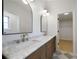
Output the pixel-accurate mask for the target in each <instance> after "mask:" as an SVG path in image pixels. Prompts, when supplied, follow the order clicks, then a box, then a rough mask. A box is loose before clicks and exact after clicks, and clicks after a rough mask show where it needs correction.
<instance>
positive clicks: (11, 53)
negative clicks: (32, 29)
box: [2, 36, 54, 59]
mask: <svg viewBox="0 0 79 59" xmlns="http://www.w3.org/2000/svg"><path fill="white" fill-rule="evenodd" d="M53 37H54V36H40V37H33V38H30V39H29V41H25V42H21V43H19V44H16V43H14V44H11V43H9V44H6V45H4V46H3V47H2V48H3V49H2V53H3V54H4V55H5V56H7V58H8V59H24V58H25V57H27V56H29V55H30V54H31V53H33V52H34V51H36V50H37V49H38V48H40V47H41V46H42V45H44V44H45V43H47V42H48V41H49V40H50V39H51V38H53Z"/></svg>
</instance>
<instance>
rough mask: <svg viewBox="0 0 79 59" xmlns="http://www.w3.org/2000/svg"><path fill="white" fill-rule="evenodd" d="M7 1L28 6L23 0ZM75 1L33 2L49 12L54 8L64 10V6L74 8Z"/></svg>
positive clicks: (47, 0) (46, 0) (51, 0)
mask: <svg viewBox="0 0 79 59" xmlns="http://www.w3.org/2000/svg"><path fill="white" fill-rule="evenodd" d="M5 1H13V2H17V3H18V4H20V5H22V6H26V7H28V6H27V5H24V4H23V2H22V0H5ZM28 1H29V0H28ZM74 1H75V0H34V1H33V2H31V3H34V4H35V5H38V6H41V7H43V8H44V9H47V10H48V11H49V12H53V11H54V10H58V9H61V10H62V9H64V8H68V9H70V8H72V7H73V5H74ZM38 8H39V7H38Z"/></svg>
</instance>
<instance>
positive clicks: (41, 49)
mask: <svg viewBox="0 0 79 59" xmlns="http://www.w3.org/2000/svg"><path fill="white" fill-rule="evenodd" d="M40 51H41V59H46V45H44V46H42V47H41V48H40Z"/></svg>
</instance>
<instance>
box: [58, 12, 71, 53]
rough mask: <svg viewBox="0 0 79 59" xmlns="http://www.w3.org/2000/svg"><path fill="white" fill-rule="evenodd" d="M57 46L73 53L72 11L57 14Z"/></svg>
mask: <svg viewBox="0 0 79 59" xmlns="http://www.w3.org/2000/svg"><path fill="white" fill-rule="evenodd" d="M58 40H59V41H58V46H59V47H58V48H59V49H60V50H61V51H63V52H68V53H73V16H72V12H67V13H61V14H59V15H58Z"/></svg>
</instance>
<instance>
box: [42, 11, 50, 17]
mask: <svg viewBox="0 0 79 59" xmlns="http://www.w3.org/2000/svg"><path fill="white" fill-rule="evenodd" d="M42 15H43V16H49V15H50V13H49V12H48V10H43V11H42Z"/></svg>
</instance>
